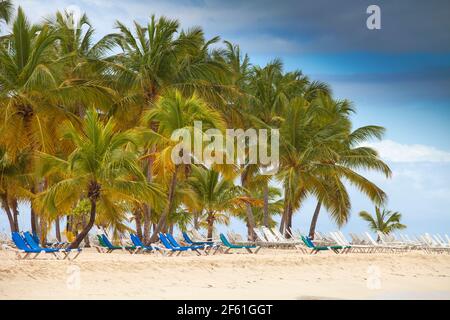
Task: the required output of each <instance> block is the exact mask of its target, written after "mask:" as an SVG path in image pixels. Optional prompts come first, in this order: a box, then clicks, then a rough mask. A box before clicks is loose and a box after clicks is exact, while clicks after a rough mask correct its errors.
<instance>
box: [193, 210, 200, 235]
mask: <svg viewBox="0 0 450 320" xmlns="http://www.w3.org/2000/svg"><path fill="white" fill-rule="evenodd" d="M198 220H199V213H198V211H197V210H195V211H194V229H195V230H198V229H199V227H200V226H199V221H198Z"/></svg>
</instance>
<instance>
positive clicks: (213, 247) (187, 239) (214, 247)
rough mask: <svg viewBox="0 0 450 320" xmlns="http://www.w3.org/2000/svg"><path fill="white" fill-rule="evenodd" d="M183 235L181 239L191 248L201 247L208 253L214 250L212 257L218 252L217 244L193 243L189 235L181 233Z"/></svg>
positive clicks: (208, 242)
mask: <svg viewBox="0 0 450 320" xmlns="http://www.w3.org/2000/svg"><path fill="white" fill-rule="evenodd" d="M182 235H183V239H184V241H185V242H186V243H187V244H188V245H190V246H191V247H192V246H195V245H202V246H205V250H206V251H209V250H214V252H213V255H215V254H216V253H217V252H218V251H220V244H219V243H214V242H213V241H197V242H194V241H192V239H191V238H190V237H189V235H188V234H187V233H186V232H182Z"/></svg>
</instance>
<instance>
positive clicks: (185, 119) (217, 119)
mask: <svg viewBox="0 0 450 320" xmlns="http://www.w3.org/2000/svg"><path fill="white" fill-rule="evenodd" d="M195 121H201V122H202V126H203V129H204V130H207V129H209V128H217V129H220V130H221V131H222V132H224V130H225V123H224V120H223V118H222V116H221V114H220V113H219V112H217V111H215V110H213V109H211V108H209V107H208V106H207V105H206V104H205V102H203V101H202V100H201V99H200V98H198V97H197V95H195V94H194V95H192V96H190V97H188V98H185V97H183V95H182V94H181V92H179V91H178V90H174V91H169V92H167V94H166V95H164V96H162V97H160V99H159V100H158V101H157V103H156V106H155V107H154V108H153V109H151V110H149V111H148V112H146V114H144V116H143V122H144V123H158V128H157V130H151V131H150V132H149V134H150V135H149V137H148V141H149V142H150V144H151V145H154V146H156V147H157V150H158V152H157V155H156V158H155V162H154V168H153V169H154V171H155V172H157V173H158V179H159V180H160V181H161V183H162V184H163V185H166V183H167V185H168V190H167V193H168V203H167V206H166V208H165V209H164V211H163V212H162V214H161V217H160V219H159V221H158V224H157V225H156V228H155V230H154V232H153V235H152V237H151V238H150V241H151V242H154V241H155V240H156V239H157V237H158V233H159V232H160V231H161V230H164V229H165V228H166V222H167V217H168V216H169V214H170V213H171V212H172V211H173V210H174V197H175V192H176V185H177V177H178V175H179V174H182V172H180V170H179V169H180V166H181V165H179V164H174V163H173V162H172V159H171V154H172V151H173V148H174V147H175V146H176V145H177V144H178V141H172V140H171V139H170V137H171V136H172V133H173V132H175V130H178V129H185V130H189V132H190V133H191V136H193V132H194V122H195Z"/></svg>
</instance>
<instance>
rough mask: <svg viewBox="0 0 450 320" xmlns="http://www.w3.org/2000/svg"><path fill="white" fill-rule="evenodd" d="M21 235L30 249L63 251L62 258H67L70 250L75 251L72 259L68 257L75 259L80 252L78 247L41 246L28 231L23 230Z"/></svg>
mask: <svg viewBox="0 0 450 320" xmlns="http://www.w3.org/2000/svg"><path fill="white" fill-rule="evenodd" d="M23 236H24V238H25V241H26V243H27V244H28V245H29V246H30V247H31V248H32V249H35V250H43V251H44V252H46V253H55V254H56V253H60V252H61V253H63V254H64V258H63V259H67V258H69V255H70V254H71V253H72V252H76V255H75V256H74V257H73V258H72V259H69V260H74V259H76V258H77V257H78V255H79V254H80V253H81V249H80V248H77V249H65V248H42V247H41V246H40V245H39V243H36V241H35V240H34V237H33V235H32V234H31V233H30V232H28V231H27V232H24V234H23ZM56 256H57V257H58V258H59V256H58V255H56Z"/></svg>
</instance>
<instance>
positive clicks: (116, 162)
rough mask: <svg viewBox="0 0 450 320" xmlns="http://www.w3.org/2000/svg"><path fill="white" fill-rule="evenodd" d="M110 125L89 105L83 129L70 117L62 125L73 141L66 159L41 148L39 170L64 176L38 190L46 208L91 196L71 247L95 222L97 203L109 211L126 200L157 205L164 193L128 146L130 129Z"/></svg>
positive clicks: (60, 207)
mask: <svg viewBox="0 0 450 320" xmlns="http://www.w3.org/2000/svg"><path fill="white" fill-rule="evenodd" d="M114 126H115V125H114V122H113V121H112V120H111V119H110V120H108V121H107V122H106V123H103V122H102V121H101V120H100V118H99V115H98V114H97V112H96V111H95V110H92V109H91V110H90V111H88V112H87V114H86V119H85V120H84V121H83V123H82V128H81V130H79V129H77V128H75V127H74V126H73V124H71V123H70V122H66V123H65V125H64V127H65V128H64V135H63V137H64V138H65V139H68V140H69V141H70V142H71V143H73V144H74V146H75V149H74V151H73V152H72V153H71V154H70V155H69V157H68V158H67V159H61V158H58V157H56V156H52V155H50V154H46V153H40V167H41V168H42V172H43V174H51V173H52V172H54V171H55V170H57V171H58V172H62V173H64V174H65V179H63V180H61V181H59V182H58V183H55V184H54V185H52V186H51V187H50V188H48V190H46V191H45V192H44V193H43V195H42V202H43V204H44V206H45V208H46V209H47V210H48V211H50V212H55V211H65V210H67V209H68V208H71V207H74V205H75V204H76V203H77V202H78V201H79V199H80V198H81V197H84V198H86V199H89V202H90V213H89V220H88V223H87V224H86V226H85V227H84V229H83V230H82V231H81V232H80V233H79V234H78V236H77V237H76V239H75V240H74V241H73V242H72V243H71V244H70V248H76V247H78V246H79V244H80V243H81V241H82V240H83V239H84V238H85V237H86V235H87V234H88V232H89V230H90V229H91V228H92V226H93V225H94V223H95V220H96V214H97V206H98V205H99V206H103V207H104V208H107V209H108V210H109V211H112V210H114V208H115V207H116V206H118V205H119V206H120V205H121V204H123V202H127V201H129V202H133V201H148V202H149V203H152V205H156V204H157V203H158V201H159V200H158V199H159V198H161V197H162V192H161V190H160V188H159V187H158V186H157V185H156V184H154V183H148V182H147V181H146V179H145V176H144V174H143V173H142V171H141V170H140V167H139V165H138V164H137V156H136V154H135V153H133V152H132V151H130V150H127V145H129V144H133V143H134V138H133V136H134V134H133V133H132V132H129V131H127V132H116V131H115V129H114Z"/></svg>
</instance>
